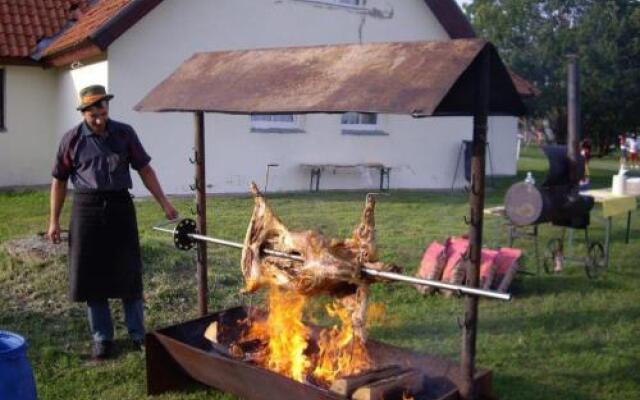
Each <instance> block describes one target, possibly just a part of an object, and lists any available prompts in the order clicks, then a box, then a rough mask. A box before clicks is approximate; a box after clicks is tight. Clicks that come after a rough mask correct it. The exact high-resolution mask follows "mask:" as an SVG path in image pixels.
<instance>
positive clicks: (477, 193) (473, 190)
mask: <svg viewBox="0 0 640 400" xmlns="http://www.w3.org/2000/svg"><path fill="white" fill-rule="evenodd" d="M471 194H473V195H474V196H480V191H479V190H477V189H476V183H475V180H473V181H472V182H471Z"/></svg>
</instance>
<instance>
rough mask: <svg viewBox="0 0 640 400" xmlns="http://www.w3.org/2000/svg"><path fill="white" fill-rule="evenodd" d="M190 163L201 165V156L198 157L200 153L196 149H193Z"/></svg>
mask: <svg viewBox="0 0 640 400" xmlns="http://www.w3.org/2000/svg"><path fill="white" fill-rule="evenodd" d="M189 162H190V163H191V164H200V156H199V155H198V151H196V149H195V148H194V149H193V157H189Z"/></svg>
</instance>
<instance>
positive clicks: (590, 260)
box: [584, 242, 607, 279]
mask: <svg viewBox="0 0 640 400" xmlns="http://www.w3.org/2000/svg"><path fill="white" fill-rule="evenodd" d="M584 267H585V271H586V272H587V276H588V277H589V278H592V279H593V278H595V277H597V276H598V275H600V274H601V273H602V271H603V270H604V269H605V268H606V267H607V265H606V264H605V259H604V247H602V244H601V243H600V242H593V243H591V244H590V245H589V255H588V257H587V260H586V262H585V264H584Z"/></svg>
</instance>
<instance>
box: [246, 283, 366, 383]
mask: <svg viewBox="0 0 640 400" xmlns="http://www.w3.org/2000/svg"><path fill="white" fill-rule="evenodd" d="M306 300H307V298H306V297H305V296H302V295H300V294H297V293H295V292H291V291H286V290H282V289H280V288H278V287H276V286H275V285H273V286H271V288H270V290H269V314H268V316H267V317H266V318H265V319H264V320H260V321H252V322H251V326H250V329H249V331H248V333H247V334H246V335H245V337H244V338H243V340H248V341H250V340H259V341H260V342H262V343H265V349H264V351H263V352H262V354H261V356H260V357H259V358H256V359H254V362H256V363H258V364H259V365H261V366H262V367H264V368H267V369H269V370H271V371H274V372H277V373H279V374H282V375H285V376H288V377H290V378H292V379H294V380H296V381H298V382H305V381H308V380H309V379H310V378H312V379H313V380H314V381H316V382H317V383H320V384H323V385H326V386H329V385H330V384H331V383H332V382H333V381H334V380H335V379H336V378H339V377H341V376H348V375H353V374H357V373H359V372H362V371H365V370H367V369H370V368H371V367H372V361H371V358H370V357H369V355H368V353H367V350H366V347H365V345H364V340H363V339H362V338H360V337H357V336H356V335H354V330H353V325H352V321H351V315H350V312H349V310H348V309H347V308H346V307H344V306H343V305H342V304H341V303H340V302H339V301H334V302H333V303H331V304H329V305H327V307H326V311H327V313H328V315H329V316H331V317H333V318H337V319H338V320H339V321H340V323H339V324H336V325H334V326H332V327H331V328H325V329H321V330H320V331H319V333H318V335H317V339H316V343H315V344H316V345H317V353H316V352H315V348H314V346H310V343H311V341H312V340H313V339H312V336H313V335H312V329H311V328H309V327H307V326H306V325H305V324H304V322H303V311H304V306H305V303H306ZM309 353H312V354H309Z"/></svg>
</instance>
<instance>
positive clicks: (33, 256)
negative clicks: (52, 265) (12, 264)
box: [3, 232, 69, 262]
mask: <svg viewBox="0 0 640 400" xmlns="http://www.w3.org/2000/svg"><path fill="white" fill-rule="evenodd" d="M68 243H69V235H68V233H67V232H63V233H62V235H61V242H60V243H59V244H53V243H51V242H50V241H49V240H47V238H46V237H45V235H44V233H38V234H35V235H33V236H29V237H25V238H21V239H15V240H10V241H8V242H5V243H4V245H3V248H4V250H5V251H6V252H7V254H8V255H9V256H10V257H11V258H13V259H15V260H19V261H23V262H48V261H53V260H55V259H58V258H60V257H62V256H65V255H66V254H67V249H68V247H69V244H68Z"/></svg>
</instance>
